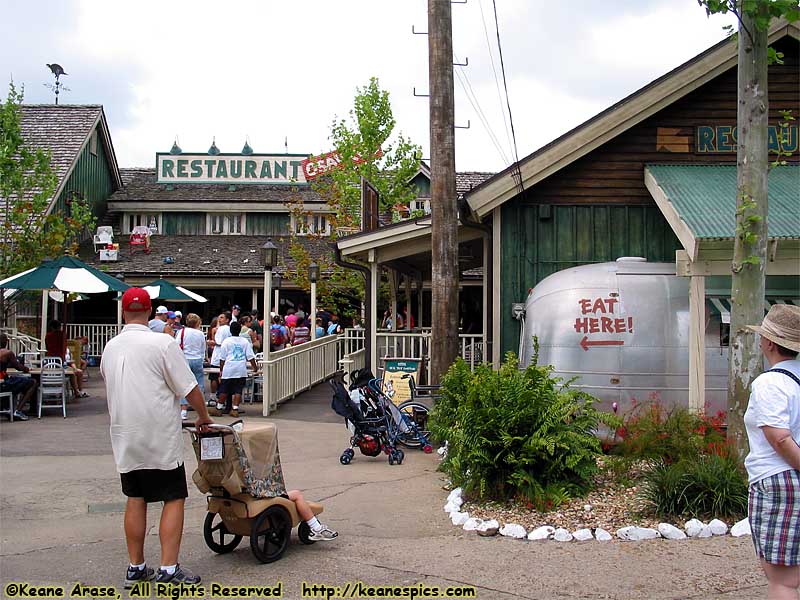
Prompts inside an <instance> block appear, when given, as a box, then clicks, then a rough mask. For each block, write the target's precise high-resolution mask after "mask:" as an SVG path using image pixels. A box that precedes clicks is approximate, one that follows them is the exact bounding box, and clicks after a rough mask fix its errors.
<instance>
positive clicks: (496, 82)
mask: <svg viewBox="0 0 800 600" xmlns="http://www.w3.org/2000/svg"><path fill="white" fill-rule="evenodd" d="M478 8H480V9H481V22H482V23H483V37H484V39H485V40H486V51H487V52H488V53H489V62H490V63H491V65H492V73H493V74H494V86H495V89H497V100H498V101H499V102H500V112H501V114H502V115H503V128H504V129H505V131H506V141H507V142H508V147H509V149H512V144H511V133H510V132H509V131H508V121H507V120H506V113H505V111H504V110H503V96H502V94H501V93H500V79H499V78H498V77H497V69H496V68H495V66H494V53H493V52H492V45H491V43H490V42H489V28H488V27H487V26H486V17H485V16H484V14H483V0H478ZM506 162H508V161H506Z"/></svg>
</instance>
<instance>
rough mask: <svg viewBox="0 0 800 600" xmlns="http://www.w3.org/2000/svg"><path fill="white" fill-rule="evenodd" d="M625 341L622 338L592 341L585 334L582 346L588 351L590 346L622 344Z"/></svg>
mask: <svg viewBox="0 0 800 600" xmlns="http://www.w3.org/2000/svg"><path fill="white" fill-rule="evenodd" d="M624 343H625V342H623V341H622V340H597V341H592V342H590V341H589V338H588V337H586V336H583V339H582V340H581V343H580V346H581V348H583V350H584V351H585V352H588V351H589V346H622V345H623V344H624Z"/></svg>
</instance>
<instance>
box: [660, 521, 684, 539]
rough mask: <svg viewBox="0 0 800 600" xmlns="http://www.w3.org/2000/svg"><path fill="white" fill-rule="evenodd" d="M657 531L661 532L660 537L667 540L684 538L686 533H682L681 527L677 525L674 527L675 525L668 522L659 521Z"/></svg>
mask: <svg viewBox="0 0 800 600" xmlns="http://www.w3.org/2000/svg"><path fill="white" fill-rule="evenodd" d="M658 533H660V534H661V537H663V538H666V539H668V540H685V539H686V534H685V533H683V530H682V529H678V528H677V527H675V525H670V524H669V523H659V524H658Z"/></svg>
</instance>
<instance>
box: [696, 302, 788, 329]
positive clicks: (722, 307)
mask: <svg viewBox="0 0 800 600" xmlns="http://www.w3.org/2000/svg"><path fill="white" fill-rule="evenodd" d="M773 304H794V305H796V306H800V298H767V299H766V300H764V314H766V313H767V312H768V311H769V307H770V306H772V305H773ZM706 306H708V308H709V309H710V310H711V314H712V315H719V316H720V320H721V321H722V322H723V323H730V322H731V299H730V298H716V297H713V296H711V297H707V298H706Z"/></svg>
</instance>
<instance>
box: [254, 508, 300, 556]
mask: <svg viewBox="0 0 800 600" xmlns="http://www.w3.org/2000/svg"><path fill="white" fill-rule="evenodd" d="M291 533H292V519H291V517H289V513H288V512H286V509H285V508H283V507H282V506H279V505H277V504H273V505H272V506H270V507H268V508H267V509H266V510H265V511H264V512H262V513H261V514H260V515H258V516H257V517H256V520H255V522H253V527H252V529H251V531H250V549H251V550H252V551H253V554H254V555H255V557H256V558H257V559H258V560H259V561H261V562H262V563H271V562H274V561H276V560H278V559H279V558H280V557H281V556H283V553H284V552H285V551H286V548H287V547H288V546H289V537H290V535H291Z"/></svg>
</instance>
